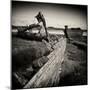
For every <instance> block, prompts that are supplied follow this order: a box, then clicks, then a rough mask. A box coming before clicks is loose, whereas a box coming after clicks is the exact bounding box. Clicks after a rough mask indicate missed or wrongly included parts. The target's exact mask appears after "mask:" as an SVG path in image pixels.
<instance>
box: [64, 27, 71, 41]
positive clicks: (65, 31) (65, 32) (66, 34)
mask: <svg viewBox="0 0 90 90" xmlns="http://www.w3.org/2000/svg"><path fill="white" fill-rule="evenodd" d="M67 30H68V25H65V30H64V34H65V37H66V38H67V39H68V40H69V41H70V38H69V36H68V33H67Z"/></svg>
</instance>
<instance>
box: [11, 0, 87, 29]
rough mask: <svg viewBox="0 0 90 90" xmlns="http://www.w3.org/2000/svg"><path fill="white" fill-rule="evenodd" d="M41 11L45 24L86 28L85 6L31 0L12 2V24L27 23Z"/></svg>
mask: <svg viewBox="0 0 90 90" xmlns="http://www.w3.org/2000/svg"><path fill="white" fill-rule="evenodd" d="M39 11H41V12H42V13H43V15H44V17H45V19H46V23H47V26H54V27H64V25H68V26H69V27H80V28H82V29H86V28H87V6H81V5H62V4H47V3H33V2H19V1H18V2H16V1H13V2H12V25H29V24H33V23H34V22H35V16H36V15H37V14H38V12H39Z"/></svg>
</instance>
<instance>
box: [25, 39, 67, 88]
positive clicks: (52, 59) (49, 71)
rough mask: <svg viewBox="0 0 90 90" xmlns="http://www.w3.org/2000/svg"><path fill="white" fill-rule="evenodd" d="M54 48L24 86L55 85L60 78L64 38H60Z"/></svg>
mask: <svg viewBox="0 0 90 90" xmlns="http://www.w3.org/2000/svg"><path fill="white" fill-rule="evenodd" d="M55 46H56V47H54V48H55V50H54V51H53V52H52V53H51V54H50V55H48V58H49V60H48V62H47V63H46V64H45V65H44V66H43V67H42V68H41V69H40V70H39V71H38V72H37V73H36V74H35V76H34V77H33V78H32V79H31V80H30V81H29V82H28V83H27V84H26V85H25V86H24V88H41V87H48V86H56V85H57V84H58V82H59V80H60V73H61V63H62V61H63V59H64V52H65V48H66V39H65V38H61V39H60V40H59V42H58V43H57V44H56V45H55Z"/></svg>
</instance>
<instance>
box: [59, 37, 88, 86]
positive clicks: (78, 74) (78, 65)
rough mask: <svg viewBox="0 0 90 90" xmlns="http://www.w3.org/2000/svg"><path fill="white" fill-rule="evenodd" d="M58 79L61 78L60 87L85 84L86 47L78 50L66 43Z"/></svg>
mask: <svg viewBox="0 0 90 90" xmlns="http://www.w3.org/2000/svg"><path fill="white" fill-rule="evenodd" d="M85 38H86V37H85ZM82 41H83V40H82ZM84 41H85V40H84ZM85 42H86V41H85ZM60 77H61V80H60V83H59V85H60V86H72V85H86V84H87V48H86V47H83V48H80V47H77V46H75V45H73V44H71V43H67V46H66V52H65V59H64V62H63V63H62V73H61V75H60Z"/></svg>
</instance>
